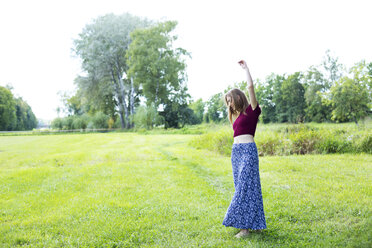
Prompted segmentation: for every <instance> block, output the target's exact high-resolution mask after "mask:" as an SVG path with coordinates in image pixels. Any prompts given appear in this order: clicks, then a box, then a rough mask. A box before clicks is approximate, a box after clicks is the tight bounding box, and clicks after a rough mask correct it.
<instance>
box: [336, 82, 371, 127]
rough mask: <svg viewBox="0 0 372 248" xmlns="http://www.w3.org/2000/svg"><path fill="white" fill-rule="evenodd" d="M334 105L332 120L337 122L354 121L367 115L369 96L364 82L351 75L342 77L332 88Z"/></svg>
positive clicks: (356, 121)
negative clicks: (350, 76) (352, 77)
mask: <svg viewBox="0 0 372 248" xmlns="http://www.w3.org/2000/svg"><path fill="white" fill-rule="evenodd" d="M331 96H332V99H331V102H332V106H333V111H332V120H334V121H337V122H346V121H354V122H355V123H356V124H358V120H359V119H360V118H362V117H364V116H366V115H367V113H368V111H369V108H368V103H369V96H368V91H367V87H366V85H365V84H364V83H361V82H359V81H357V80H355V79H354V80H353V79H351V78H349V77H342V78H341V79H340V80H339V81H336V83H335V84H334V85H333V86H332V88H331Z"/></svg>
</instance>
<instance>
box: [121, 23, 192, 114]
mask: <svg viewBox="0 0 372 248" xmlns="http://www.w3.org/2000/svg"><path fill="white" fill-rule="evenodd" d="M176 25H177V22H171V21H168V22H164V23H158V24H157V25H155V26H152V27H150V28H146V29H138V30H135V31H134V32H133V33H132V34H131V38H132V39H133V42H132V43H131V44H130V46H129V51H128V54H127V59H128V65H129V70H128V76H129V77H130V78H133V81H134V84H135V85H139V86H140V87H141V88H142V93H143V95H144V96H145V98H146V103H147V104H148V105H151V104H152V103H154V104H155V107H159V105H160V104H165V103H166V102H167V101H168V96H169V95H170V94H171V93H172V91H174V92H179V91H180V90H181V87H182V82H184V81H185V80H186V75H185V69H186V64H185V62H184V59H183V56H188V55H189V54H188V53H187V51H186V50H184V49H182V48H176V49H173V47H172V43H173V41H174V40H176V38H177V37H176V36H171V35H170V33H171V32H172V31H173V30H174V28H175V27H176Z"/></svg>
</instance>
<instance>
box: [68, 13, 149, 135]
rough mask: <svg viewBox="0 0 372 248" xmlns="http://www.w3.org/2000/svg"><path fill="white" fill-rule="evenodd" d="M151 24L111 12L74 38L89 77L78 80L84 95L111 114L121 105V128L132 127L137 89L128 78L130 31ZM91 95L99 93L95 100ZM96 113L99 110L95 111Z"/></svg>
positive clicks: (90, 101) (100, 108)
mask: <svg viewBox="0 0 372 248" xmlns="http://www.w3.org/2000/svg"><path fill="white" fill-rule="evenodd" d="M146 25H148V21H146V20H142V19H140V18H138V17H135V16H132V15H130V14H128V13H125V14H122V15H114V14H108V15H105V16H101V17H99V18H96V19H95V20H93V22H92V23H91V24H88V25H86V26H85V28H84V30H83V31H82V32H81V33H80V34H79V38H78V39H76V40H74V51H75V53H76V54H77V55H78V56H79V57H80V58H81V59H82V68H83V70H84V71H85V72H86V73H87V76H85V77H81V76H80V78H78V79H77V84H78V86H79V85H80V88H82V90H81V94H82V96H85V98H86V99H88V103H89V106H93V107H94V108H95V109H96V110H98V111H103V109H104V108H107V109H106V110H105V112H106V113H110V114H111V117H113V116H114V115H115V114H114V112H115V113H116V111H115V107H118V109H119V110H118V113H119V115H120V120H121V126H122V128H129V127H131V123H130V121H129V116H130V115H131V114H134V113H133V112H134V105H135V103H136V97H138V96H137V92H138V88H135V87H134V85H133V84H132V81H131V80H130V79H129V78H126V79H125V75H126V74H127V70H128V64H127V60H126V57H125V55H126V53H127V50H128V47H129V44H130V42H131V39H130V33H131V32H132V31H134V30H135V29H137V28H143V27H145V26H146ZM90 95H95V96H100V97H98V98H96V99H95V101H96V102H94V101H92V98H91V97H90ZM94 112H96V111H94Z"/></svg>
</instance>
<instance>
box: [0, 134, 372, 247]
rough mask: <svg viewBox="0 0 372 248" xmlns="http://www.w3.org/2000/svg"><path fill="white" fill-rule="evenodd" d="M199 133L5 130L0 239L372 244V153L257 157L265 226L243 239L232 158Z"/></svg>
mask: <svg viewBox="0 0 372 248" xmlns="http://www.w3.org/2000/svg"><path fill="white" fill-rule="evenodd" d="M193 137H194V135H180V134H170V135H166V134H158V135H156V134H148V135H140V134H134V133H106V134H74V135H42V136H3V137H0V247H14V246H23V247H27V246H29V247H371V245H372V237H371V235H372V214H371V210H372V182H371V178H372V177H371V175H372V155H367V154H337V155H292V156H267V157H266V156H265V157H260V173H261V184H262V193H263V199H264V209H265V214H266V220H267V227H268V229H266V230H265V231H264V232H262V233H253V234H252V235H251V236H249V237H247V238H244V239H241V240H236V239H235V238H234V237H233V236H234V234H235V233H236V232H237V230H236V229H234V228H226V227H224V226H223V225H222V220H223V217H224V214H225V212H226V210H227V207H228V205H229V203H230V200H231V197H232V195H233V192H234V187H233V180H232V173H231V164H230V158H229V157H226V156H222V155H219V154H217V153H215V152H212V151H207V150H202V149H195V148H192V147H190V146H188V143H189V142H190V140H191V139H192V138H193ZM258 149H260V147H259V146H258Z"/></svg>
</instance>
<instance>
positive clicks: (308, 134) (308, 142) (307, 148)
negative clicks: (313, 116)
mask: <svg viewBox="0 0 372 248" xmlns="http://www.w3.org/2000/svg"><path fill="white" fill-rule="evenodd" d="M289 139H290V140H291V141H292V150H291V153H293V154H311V153H314V151H315V150H316V144H317V143H318V142H319V137H318V133H317V132H315V131H313V130H311V129H308V128H302V129H299V130H298V132H294V133H291V134H290V135H289Z"/></svg>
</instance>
